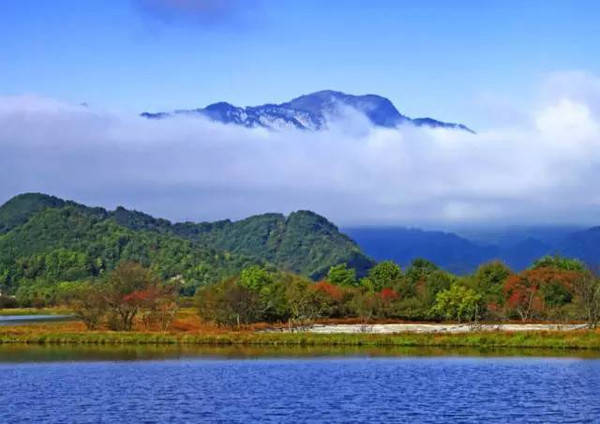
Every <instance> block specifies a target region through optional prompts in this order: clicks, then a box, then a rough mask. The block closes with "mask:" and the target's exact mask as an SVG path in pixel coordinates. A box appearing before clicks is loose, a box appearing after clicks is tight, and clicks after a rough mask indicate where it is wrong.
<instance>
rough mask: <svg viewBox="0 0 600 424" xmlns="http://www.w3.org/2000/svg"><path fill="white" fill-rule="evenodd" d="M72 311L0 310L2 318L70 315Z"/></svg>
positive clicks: (38, 309)
mask: <svg viewBox="0 0 600 424" xmlns="http://www.w3.org/2000/svg"><path fill="white" fill-rule="evenodd" d="M70 313H71V311H70V310H69V309H67V308H63V307H54V308H6V309H1V308H0V316H6V315H68V314H70Z"/></svg>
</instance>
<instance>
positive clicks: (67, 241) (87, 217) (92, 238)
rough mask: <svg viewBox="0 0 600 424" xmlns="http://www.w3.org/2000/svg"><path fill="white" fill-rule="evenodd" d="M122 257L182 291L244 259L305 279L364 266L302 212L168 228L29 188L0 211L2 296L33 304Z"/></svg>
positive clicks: (349, 246)
mask: <svg viewBox="0 0 600 424" xmlns="http://www.w3.org/2000/svg"><path fill="white" fill-rule="evenodd" d="M122 261H135V262H138V263H140V264H142V265H144V266H146V267H149V268H150V269H151V270H152V271H154V272H156V273H157V275H158V276H159V277H160V278H162V279H172V278H175V279H177V280H179V281H180V282H181V292H182V293H183V294H186V295H192V294H193V293H194V292H195V290H196V288H197V287H200V286H204V285H207V284H211V283H215V282H218V281H220V280H222V279H224V278H225V277H228V276H232V275H235V274H236V273H239V272H240V271H241V270H242V269H243V268H244V267H247V266H248V265H252V264H256V265H265V266H268V267H272V268H274V269H280V270H285V271H289V272H294V273H298V274H300V275H304V276H307V277H309V278H319V277H322V276H323V275H325V274H326V273H327V271H328V269H329V268H330V267H331V266H332V265H336V264H340V263H347V264H349V266H352V267H353V268H355V269H357V270H358V272H359V274H364V273H365V272H366V271H367V270H368V269H369V268H370V267H371V266H372V265H373V261H372V260H371V259H369V258H368V257H367V256H365V255H364V254H363V253H362V252H361V251H360V249H359V248H358V247H357V246H356V244H355V243H354V242H353V241H352V240H350V239H349V238H348V237H346V236H345V235H343V234H341V233H340V232H339V231H338V229H337V228H336V227H335V226H334V225H333V224H331V223H330V222H329V221H327V220H326V219H325V218H323V217H321V216H319V215H317V214H314V213H312V212H309V211H298V212H294V213H292V214H290V215H289V216H288V217H285V216H283V215H280V214H265V215H259V216H254V217H250V218H247V219H245V220H242V221H237V222H232V221H229V220H225V221H219V222H215V223H198V224H197V223H191V222H186V223H178V224H172V223H170V222H169V221H167V220H164V219H157V218H154V217H152V216H150V215H147V214H144V213H141V212H137V211H129V210H126V209H124V208H122V207H119V208H117V209H116V210H115V211H107V210H105V209H103V208H97V207H96V208H91V207H87V206H84V205H81V204H77V203H75V202H71V201H64V200H62V199H58V198H56V197H53V196H48V195H44V194H36V193H29V194H22V195H19V196H16V197H14V198H13V199H11V200H9V201H8V202H7V203H5V204H4V205H3V206H2V207H0V291H2V293H4V294H8V295H12V294H19V295H20V296H19V297H22V298H27V297H33V295H32V294H31V293H38V294H39V293H40V292H45V293H46V294H44V295H43V296H40V295H36V297H37V298H38V301H40V302H41V301H43V298H48V297H51V295H50V294H48V293H51V292H52V291H53V290H52V288H53V287H54V286H56V285H57V284H58V283H60V282H69V281H82V280H89V279H94V278H101V277H102V276H103V275H104V274H105V273H106V272H107V271H110V270H112V269H114V268H115V266H116V265H117V264H118V263H120V262H122ZM27 293H30V295H27ZM40 297H41V299H40Z"/></svg>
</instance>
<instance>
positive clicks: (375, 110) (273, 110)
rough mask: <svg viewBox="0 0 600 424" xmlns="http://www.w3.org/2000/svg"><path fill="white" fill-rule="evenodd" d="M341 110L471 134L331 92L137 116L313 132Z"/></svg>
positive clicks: (378, 101)
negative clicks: (193, 118) (277, 101)
mask: <svg viewBox="0 0 600 424" xmlns="http://www.w3.org/2000/svg"><path fill="white" fill-rule="evenodd" d="M345 108H351V109H353V110H356V111H358V112H360V113H362V114H363V115H365V116H366V117H367V119H369V121H370V122H371V123H372V124H373V125H375V126H378V127H385V128H395V127H397V126H399V125H402V124H412V125H415V126H418V127H423V126H424V127H431V128H449V129H457V130H463V131H468V132H471V133H473V131H472V130H471V129H469V128H468V127H466V126H465V125H462V124H455V123H448V122H442V121H438V120H435V119H432V118H415V119H412V118H409V117H407V116H405V115H402V114H401V113H400V112H398V110H397V109H396V107H395V106H394V105H393V103H392V102H391V101H389V100H388V99H386V98H385V97H381V96H377V95H374V94H366V95H362V96H355V95H350V94H345V93H342V92H339V91H332V90H323V91H317V92H316V93H312V94H307V95H304V96H300V97H297V98H295V99H293V100H290V101H289V102H285V103H281V104H265V105H261V106H247V107H238V106H234V105H231V104H229V103H226V102H219V103H213V104H211V105H208V106H206V107H205V108H198V109H180V110H175V111H173V112H156V113H151V112H143V113H142V114H141V115H140V116H142V117H144V118H148V119H165V118H169V117H172V116H178V115H180V116H181V115H184V116H203V117H206V118H209V119H211V120H213V121H217V122H221V123H224V124H236V125H241V126H244V127H248V128H253V127H264V128H269V129H284V128H298V129H304V130H314V131H317V130H321V129H324V128H327V122H328V120H329V119H331V118H333V117H336V116H339V115H340V114H341V113H343V111H344V109H345Z"/></svg>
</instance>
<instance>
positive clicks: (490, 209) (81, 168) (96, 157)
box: [0, 73, 600, 226]
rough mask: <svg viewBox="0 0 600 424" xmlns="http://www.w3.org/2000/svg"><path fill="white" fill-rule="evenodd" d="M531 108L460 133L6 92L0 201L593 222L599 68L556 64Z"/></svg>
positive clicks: (599, 173)
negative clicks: (294, 122) (136, 109)
mask: <svg viewBox="0 0 600 424" xmlns="http://www.w3.org/2000/svg"><path fill="white" fill-rule="evenodd" d="M540 99H541V100H540V101H538V102H537V106H535V107H534V108H532V109H529V110H526V111H520V113H523V112H524V113H525V115H526V116H528V119H527V120H526V122H524V123H520V124H519V126H518V127H513V128H493V129H487V130H486V129H483V130H482V129H478V130H479V131H478V134H477V135H472V134H469V133H466V132H463V131H451V130H442V129H426V128H414V127H412V126H406V127H401V128H399V129H397V130H395V129H382V128H374V127H372V126H370V125H369V124H368V121H367V120H366V119H364V117H362V116H360V115H358V114H356V113H353V112H352V111H348V113H347V114H346V115H345V116H344V117H342V118H341V119H339V120H337V121H335V122H333V123H331V125H330V128H329V129H328V130H326V131H320V132H310V131H300V130H288V131H281V132H273V131H268V130H265V129H245V128H241V127H236V126H227V125H222V124H218V123H214V122H209V121H207V120H204V119H200V118H197V119H193V118H177V119H171V120H160V121H149V120H144V119H142V118H139V117H132V116H122V115H118V114H112V113H108V112H103V111H96V110H93V109H88V108H86V107H82V106H74V105H68V104H64V103H61V102H58V101H55V100H51V99H45V98H38V97H3V98H0V146H1V152H2V153H1V156H0V181H2V184H1V185H0V201H4V200H7V199H8V198H10V197H11V196H13V195H15V194H17V193H20V192H25V191H41V192H47V193H51V194H56V195H58V196H61V197H66V198H71V199H74V200H77V201H80V202H85V203H89V204H92V205H103V206H106V207H114V206H116V205H119V204H122V205H125V206H127V207H132V208H137V209H140V210H144V211H148V212H150V213H152V214H155V215H159V216H164V217H167V218H170V219H174V220H184V219H191V220H213V219H221V218H234V219H235V218H241V217H245V216H248V215H251V214H255V213H262V212H267V211H279V212H284V213H287V212H289V211H291V210H296V209H312V210H315V211H316V212H319V213H322V214H324V215H326V216H328V217H329V218H330V219H332V220H333V221H335V222H337V223H338V224H341V225H354V224H402V225H437V226H443V225H450V224H452V225H455V224H463V225H464V224H467V225H468V224H490V225H498V224H505V223H521V224H525V223H527V224H547V223H579V224H589V225H592V224H600V214H599V212H600V189H598V188H597V184H596V181H598V180H599V179H600V79H598V78H596V77H594V76H591V75H587V74H584V73H562V74H556V75H553V76H551V77H550V78H549V79H548V80H547V81H546V83H545V84H544V86H543V90H542V95H541V96H540Z"/></svg>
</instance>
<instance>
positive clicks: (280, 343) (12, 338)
mask: <svg viewBox="0 0 600 424" xmlns="http://www.w3.org/2000/svg"><path fill="white" fill-rule="evenodd" d="M8 344H22V345H205V346H234V345H239V346H273V347H286V346H357V347H360V346H364V347H369V346H371V347H395V346H397V347H456V348H459V347H467V348H485V349H494V348H525V349H526V348H543V349H557V350H565V349H574V350H575V349H582V350H595V351H600V332H598V331H588V330H573V331H570V332H562V331H561V332H559V331H521V332H508V331H504V332H490V331H487V332H471V333H397V334H358V333H354V334H348V333H338V334H317V333H307V332H296V333H250V332H227V333H222V334H206V333H158V332H112V331H73V332H66V331H55V332H53V331H47V330H46V331H37V332H31V331H29V332H25V331H19V329H17V328H15V327H12V328H11V327H4V328H2V329H1V330H0V346H2V345H8Z"/></svg>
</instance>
